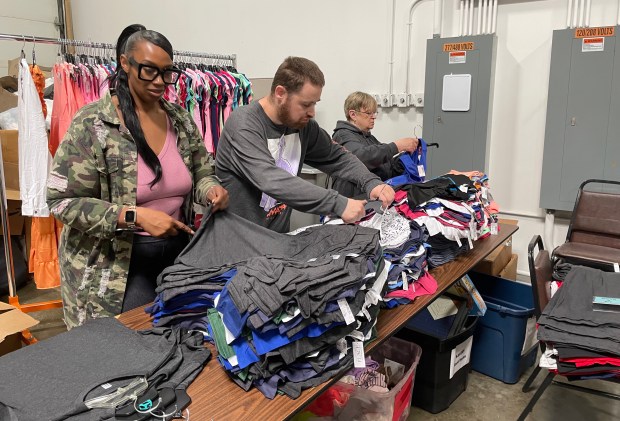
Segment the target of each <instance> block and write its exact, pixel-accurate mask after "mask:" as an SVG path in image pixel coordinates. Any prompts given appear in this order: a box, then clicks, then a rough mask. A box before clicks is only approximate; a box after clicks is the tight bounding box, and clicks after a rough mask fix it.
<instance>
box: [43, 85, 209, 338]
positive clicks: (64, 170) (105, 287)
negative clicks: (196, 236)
mask: <svg viewBox="0 0 620 421" xmlns="http://www.w3.org/2000/svg"><path fill="white" fill-rule="evenodd" d="M162 106H163V108H164V110H165V111H166V112H167V113H168V115H169V116H170V118H171V120H172V122H173V125H174V128H175V130H176V132H177V135H178V141H177V147H178V150H179V153H180V154H181V158H182V159H183V162H184V163H185V165H186V166H187V168H188V170H189V171H190V174H192V178H193V185H194V188H193V189H192V190H193V191H192V194H190V195H188V197H187V198H186V200H185V203H184V205H183V215H184V217H185V221H190V217H191V211H192V207H193V206H192V203H193V202H194V195H195V197H196V198H197V199H198V200H197V202H199V203H203V200H204V199H205V198H206V192H207V190H208V189H209V188H210V187H211V186H213V185H216V184H219V183H218V181H217V179H216V177H215V176H214V175H213V174H214V170H213V165H212V164H213V161H212V159H211V157H210V155H208V154H207V151H206V148H205V147H204V143H203V141H202V137H201V136H200V133H199V132H198V128H197V127H196V125H195V124H194V122H193V120H192V119H191V117H190V115H189V114H188V113H187V112H186V111H185V110H183V109H182V108H181V107H179V106H177V105H173V104H170V103H168V102H166V101H162ZM137 158H138V154H137V151H136V145H135V143H134V141H133V138H132V137H131V134H130V133H129V131H128V130H127V129H126V128H125V127H124V126H121V122H120V120H119V118H118V115H117V113H116V110H115V108H114V104H113V103H112V97H111V96H110V94H109V93H108V94H107V95H106V96H104V97H103V98H102V99H100V100H99V101H97V102H94V103H92V104H89V105H87V106H85V107H84V108H82V109H81V110H80V111H78V113H77V114H76V116H75V118H74V119H73V122H72V123H71V126H70V127H69V130H68V131H67V134H66V135H65V137H64V139H63V141H62V142H61V144H60V147H59V149H58V151H57V153H56V156H55V157H54V163H53V165H52V169H51V172H50V175H49V178H48V184H47V202H48V205H49V207H50V211H51V212H52V214H53V215H54V216H55V217H56V218H58V219H59V220H60V221H61V222H62V223H63V224H64V225H65V226H64V228H63V231H62V234H61V237H60V245H59V263H60V272H61V294H62V299H63V305H64V315H65V323H66V324H67V326H69V327H70V328H71V327H74V326H77V325H80V324H82V323H84V321H85V320H87V319H90V318H97V317H106V316H112V315H116V314H119V313H120V312H121V308H122V303H123V297H124V294H125V286H126V283H127V272H128V271H129V261H130V258H131V249H132V240H133V233H132V232H129V231H116V225H117V220H118V215H119V213H120V212H121V209H122V207H123V205H135V204H136V190H137V166H138V160H137ZM203 204H204V203H203Z"/></svg>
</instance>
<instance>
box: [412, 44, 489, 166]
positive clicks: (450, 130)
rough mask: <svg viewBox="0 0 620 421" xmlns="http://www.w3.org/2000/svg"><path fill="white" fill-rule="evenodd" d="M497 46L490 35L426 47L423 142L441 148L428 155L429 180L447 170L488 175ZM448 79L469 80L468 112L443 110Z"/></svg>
mask: <svg viewBox="0 0 620 421" xmlns="http://www.w3.org/2000/svg"><path fill="white" fill-rule="evenodd" d="M496 40H497V38H496V37H495V36H494V35H492V34H488V35H477V36H469V37H458V38H433V39H430V40H428V42H427V48H426V78H425V88H424V129H423V138H424V140H426V141H427V142H437V143H439V148H438V149H433V150H432V151H429V153H428V158H427V167H428V168H427V173H428V175H430V177H436V176H439V175H442V174H445V173H446V172H448V171H450V170H451V169H457V170H463V171H471V170H480V171H488V164H487V161H488V159H487V158H488V153H489V142H488V137H489V135H490V122H491V110H492V98H493V82H494V73H495V51H496ZM446 75H471V87H470V88H471V92H470V98H469V99H470V101H469V109H468V110H467V111H463V110H454V111H451V110H446V109H445V107H444V105H445V104H444V102H445V101H446V95H445V92H444V84H445V81H444V80H445V77H446Z"/></svg>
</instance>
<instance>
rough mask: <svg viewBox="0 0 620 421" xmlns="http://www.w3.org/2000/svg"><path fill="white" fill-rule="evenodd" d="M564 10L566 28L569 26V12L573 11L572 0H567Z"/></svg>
mask: <svg viewBox="0 0 620 421" xmlns="http://www.w3.org/2000/svg"><path fill="white" fill-rule="evenodd" d="M566 7H567V10H566V28H567V29H568V28H570V18H571V16H572V14H571V12H572V11H573V0H568V6H566Z"/></svg>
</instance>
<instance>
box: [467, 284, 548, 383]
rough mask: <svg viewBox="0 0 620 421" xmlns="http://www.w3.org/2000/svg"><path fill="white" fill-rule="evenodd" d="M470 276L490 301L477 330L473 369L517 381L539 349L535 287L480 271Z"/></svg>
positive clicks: (473, 348) (496, 377) (483, 296)
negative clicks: (535, 314)
mask: <svg viewBox="0 0 620 421" xmlns="http://www.w3.org/2000/svg"><path fill="white" fill-rule="evenodd" d="M469 276H470V278H471V279H472V281H473V282H474V284H475V285H476V288H477V289H478V291H479V292H480V294H481V295H482V298H484V301H485V302H486V304H487V312H486V314H485V315H484V316H483V317H480V320H479V321H478V327H477V328H476V331H475V333H474V344H473V347H472V368H473V369H474V370H476V371H478V372H480V373H482V374H486V375H487V376H490V377H493V378H495V379H498V380H501V381H503V382H504V383H516V382H518V381H519V377H520V376H521V374H522V373H523V372H524V371H525V370H526V369H527V368H528V367H531V366H532V365H533V364H534V361H535V360H536V353H537V351H538V347H537V346H536V345H537V342H536V341H535V335H536V318H535V316H534V299H533V297H532V287H531V286H529V285H526V284H522V283H519V282H515V281H510V280H507V279H503V278H498V277H496V276H490V275H485V274H481V273H477V272H470V273H469Z"/></svg>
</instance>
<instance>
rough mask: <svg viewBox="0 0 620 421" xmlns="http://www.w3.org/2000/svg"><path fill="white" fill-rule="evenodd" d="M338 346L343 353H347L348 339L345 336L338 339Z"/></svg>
mask: <svg viewBox="0 0 620 421" xmlns="http://www.w3.org/2000/svg"><path fill="white" fill-rule="evenodd" d="M336 348H337V349H338V351H340V352H341V353H342V354H346V353H347V340H346V339H345V338H340V339H338V342H336Z"/></svg>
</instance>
